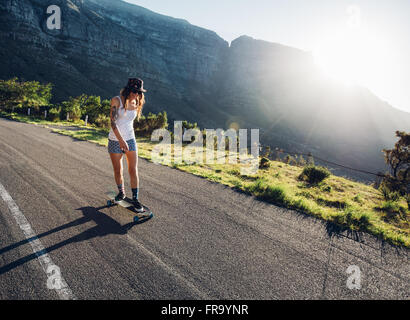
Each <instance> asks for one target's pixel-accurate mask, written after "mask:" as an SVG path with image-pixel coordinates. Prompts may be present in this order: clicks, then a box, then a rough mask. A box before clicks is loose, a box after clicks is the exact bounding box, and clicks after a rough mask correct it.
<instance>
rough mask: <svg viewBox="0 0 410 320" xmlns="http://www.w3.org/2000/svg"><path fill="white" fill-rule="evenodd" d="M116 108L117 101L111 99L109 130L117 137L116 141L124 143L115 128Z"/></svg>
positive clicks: (117, 106)
mask: <svg viewBox="0 0 410 320" xmlns="http://www.w3.org/2000/svg"><path fill="white" fill-rule="evenodd" d="M118 108H119V101H118V99H117V98H112V99H111V110H110V119H111V128H112V131H113V132H114V134H115V136H116V137H117V139H118V141H124V139H123V138H122V136H121V133H120V131H119V130H118V128H117V124H116V119H117V114H118Z"/></svg>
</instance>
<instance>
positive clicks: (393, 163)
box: [383, 131, 410, 195]
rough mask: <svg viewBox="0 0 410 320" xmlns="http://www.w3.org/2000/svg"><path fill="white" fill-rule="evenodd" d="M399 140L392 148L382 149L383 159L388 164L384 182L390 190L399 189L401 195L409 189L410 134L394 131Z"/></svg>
mask: <svg viewBox="0 0 410 320" xmlns="http://www.w3.org/2000/svg"><path fill="white" fill-rule="evenodd" d="M396 136H397V137H398V138H399V141H397V142H396V144H395V145H394V149H383V152H384V160H385V161H386V163H387V164H388V165H389V166H390V173H389V174H387V175H386V176H385V179H384V182H385V184H386V185H387V186H388V187H389V189H390V190H391V191H399V192H400V193H401V194H402V195H405V194H406V193H407V194H408V193H409V189H410V134H409V133H406V132H404V131H396Z"/></svg>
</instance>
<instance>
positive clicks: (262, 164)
mask: <svg viewBox="0 0 410 320" xmlns="http://www.w3.org/2000/svg"><path fill="white" fill-rule="evenodd" d="M269 167H270V161H269V159H268V158H265V157H263V158H261V160H260V161H259V169H267V168H269Z"/></svg>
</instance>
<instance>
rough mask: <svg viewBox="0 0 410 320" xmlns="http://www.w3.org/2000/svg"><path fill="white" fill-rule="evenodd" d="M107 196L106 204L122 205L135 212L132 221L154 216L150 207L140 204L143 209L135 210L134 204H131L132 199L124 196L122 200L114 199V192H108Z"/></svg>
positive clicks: (110, 205)
mask: <svg viewBox="0 0 410 320" xmlns="http://www.w3.org/2000/svg"><path fill="white" fill-rule="evenodd" d="M107 196H108V197H109V200H107V206H109V207H112V206H115V205H119V206H121V207H124V208H126V209H128V210H130V211H131V212H132V213H133V214H135V215H134V218H133V220H134V222H141V221H143V220H148V219H151V218H152V217H153V216H154V214H153V213H152V211H151V209H150V208H148V207H147V206H144V205H143V206H142V207H143V208H144V211H143V212H137V210H136V209H135V207H134V205H133V204H132V200H131V199H130V198H128V197H126V198H125V199H124V200H120V201H115V196H116V194H115V193H114V192H108V193H107Z"/></svg>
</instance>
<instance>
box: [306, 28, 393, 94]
mask: <svg viewBox="0 0 410 320" xmlns="http://www.w3.org/2000/svg"><path fill="white" fill-rule="evenodd" d="M313 54H314V57H315V62H316V64H317V65H318V66H319V67H320V68H321V69H322V70H323V71H324V72H325V73H326V74H327V75H328V76H330V77H332V78H334V79H336V80H338V81H341V82H343V83H345V84H358V85H364V86H369V87H374V86H379V85H383V83H382V82H385V81H386V80H387V79H389V78H390V73H391V71H392V70H393V69H395V68H392V64H394V63H395V61H394V57H393V55H392V50H391V45H390V44H389V43H388V41H386V38H385V37H383V35H381V34H377V33H375V34H371V33H369V32H368V31H366V30H365V29H363V28H357V29H352V28H350V29H348V28H347V29H345V30H343V31H338V32H337V31H335V32H331V33H328V34H327V35H325V36H324V37H322V38H321V40H320V43H319V44H318V45H317V46H316V49H315V50H314V52H313ZM386 82H387V81H386ZM384 85H388V83H384Z"/></svg>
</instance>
